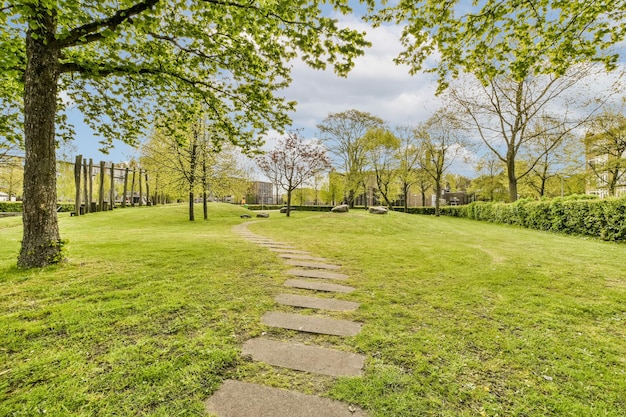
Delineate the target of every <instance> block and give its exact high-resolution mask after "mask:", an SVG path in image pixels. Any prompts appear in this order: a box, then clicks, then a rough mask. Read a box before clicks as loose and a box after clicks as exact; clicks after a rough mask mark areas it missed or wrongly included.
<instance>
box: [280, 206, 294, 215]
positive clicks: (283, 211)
mask: <svg viewBox="0 0 626 417" xmlns="http://www.w3.org/2000/svg"><path fill="white" fill-rule="evenodd" d="M289 211H295V210H294V208H293V207H292V208H291V209H289ZM280 212H281V213H283V214H284V213H287V207H281V209H280Z"/></svg>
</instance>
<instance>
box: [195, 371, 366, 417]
mask: <svg viewBox="0 0 626 417" xmlns="http://www.w3.org/2000/svg"><path fill="white" fill-rule="evenodd" d="M205 406H206V411H208V412H209V413H212V414H215V415H216V416H218V417H368V415H367V414H366V413H365V412H364V411H363V410H361V409H359V408H356V407H352V406H350V405H348V404H346V403H342V402H339V401H335V400H331V399H328V398H322V397H317V396H315V395H307V394H302V393H299V392H294V391H287V390H283V389H278V388H270V387H265V386H263V385H257V384H249V383H246V382H241V381H234V380H227V381H225V382H224V384H223V385H222V387H221V388H220V389H219V390H218V391H217V392H215V394H213V395H212V396H211V397H210V398H209V399H208V400H207V401H206V403H205Z"/></svg>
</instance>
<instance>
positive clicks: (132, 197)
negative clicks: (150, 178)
mask: <svg viewBox="0 0 626 417" xmlns="http://www.w3.org/2000/svg"><path fill="white" fill-rule="evenodd" d="M130 205H131V206H133V207H135V168H133V182H132V183H131V185H130Z"/></svg>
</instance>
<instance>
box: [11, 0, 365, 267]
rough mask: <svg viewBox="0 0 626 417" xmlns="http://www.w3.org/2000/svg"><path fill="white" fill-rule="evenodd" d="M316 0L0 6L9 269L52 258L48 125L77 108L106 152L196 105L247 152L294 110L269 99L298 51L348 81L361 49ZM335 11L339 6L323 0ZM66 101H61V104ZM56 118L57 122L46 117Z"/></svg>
mask: <svg viewBox="0 0 626 417" xmlns="http://www.w3.org/2000/svg"><path fill="white" fill-rule="evenodd" d="M319 3H321V2H319V1H316V0H295V1H294V0H276V1H262V0H258V1H230V0H203V1H187V0H168V1H164V0H161V1H160V0H144V1H130V0H120V1H117V2H98V1H94V2H76V1H74V0H65V1H56V2H43V1H29V0H22V1H19V0H15V1H5V2H3V6H2V7H1V8H0V11H1V12H2V13H0V27H1V28H2V29H0V85H1V86H2V87H0V105H1V106H0V108H1V109H2V110H3V113H2V114H3V118H2V120H0V128H3V129H4V130H5V131H4V132H0V133H1V134H5V135H8V134H9V133H13V134H14V133H15V129H19V128H21V123H22V117H21V115H20V111H19V110H18V111H15V109H20V108H22V107H23V129H24V146H25V150H26V164H25V182H24V217H23V221H24V239H23V244H22V251H21V254H20V258H19V261H18V264H19V265H21V266H24V267H33V266H44V265H47V264H49V263H52V262H55V261H56V260H58V259H59V253H60V249H61V243H60V236H59V232H58V226H57V220H56V195H55V192H54V189H55V127H56V126H57V125H55V122H57V123H58V122H59V121H62V120H63V119H62V117H61V118H59V117H57V116H58V115H59V114H61V115H62V112H63V110H64V108H65V107H66V106H67V105H68V104H71V105H74V106H76V107H77V108H78V109H79V110H80V111H82V112H83V114H84V115H85V121H86V123H87V124H88V125H90V126H92V127H93V128H94V129H95V130H96V132H98V133H99V134H100V135H101V136H102V138H103V140H102V144H103V146H104V147H105V148H107V147H108V146H111V144H112V141H113V140H114V139H121V140H123V141H125V142H127V143H131V144H133V143H136V139H137V138H138V137H139V136H140V135H141V134H142V133H143V132H144V131H145V130H146V129H147V126H149V125H150V123H151V121H152V119H153V117H154V116H155V115H158V114H168V113H170V112H172V111H173V110H174V109H176V110H178V112H179V113H180V112H184V108H183V107H184V106H186V105H190V104H192V103H194V102H201V103H202V104H203V105H204V106H205V107H206V109H207V111H208V114H209V117H210V118H211V120H212V121H213V122H214V124H215V126H216V127H217V128H219V129H220V130H221V131H223V132H224V135H225V136H226V137H228V138H231V139H232V140H233V141H234V142H236V143H237V144H238V145H239V146H241V147H243V148H244V150H250V149H253V148H254V147H256V146H257V145H258V140H257V139H256V138H257V137H258V134H260V133H264V132H265V131H267V130H268V129H270V128H271V129H277V130H282V129H283V128H284V127H285V126H286V125H288V123H289V117H288V115H287V113H288V112H289V111H291V110H293V108H294V106H295V103H293V102H289V101H287V100H285V99H284V98H282V97H278V96H276V95H275V91H277V90H279V89H281V88H284V87H285V86H286V85H288V83H289V82H290V75H289V71H290V66H289V61H290V60H291V59H293V58H295V57H296V56H298V55H299V56H301V58H302V59H303V60H304V61H305V62H306V63H307V64H309V65H310V66H312V67H314V68H324V67H325V66H326V65H327V63H329V64H330V65H332V66H333V68H334V70H335V72H336V73H337V74H339V75H345V74H347V72H348V71H349V70H350V68H351V67H352V65H353V62H352V59H353V58H354V57H355V56H358V55H360V54H362V50H363V48H364V47H365V46H367V45H368V43H367V41H365V39H364V34H363V33H359V32H357V31H354V30H351V29H348V28H339V27H338V25H337V22H336V21H335V20H333V19H331V18H329V17H325V16H324V15H323V13H322V10H321V8H320V4H319ZM330 4H331V5H332V6H333V7H334V8H335V9H337V10H338V11H340V12H342V13H347V12H349V11H350V9H349V7H348V1H347V0H331V1H330ZM61 93H62V94H63V96H64V97H66V100H64V101H62V100H60V95H61ZM55 119H56V120H55Z"/></svg>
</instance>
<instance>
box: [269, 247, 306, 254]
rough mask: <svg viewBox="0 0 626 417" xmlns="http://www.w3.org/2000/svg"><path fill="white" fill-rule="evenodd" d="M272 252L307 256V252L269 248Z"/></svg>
mask: <svg viewBox="0 0 626 417" xmlns="http://www.w3.org/2000/svg"><path fill="white" fill-rule="evenodd" d="M269 250H271V251H272V252H279V253H292V254H300V255H308V253H309V252H306V251H303V250H297V249H283V248H269Z"/></svg>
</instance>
